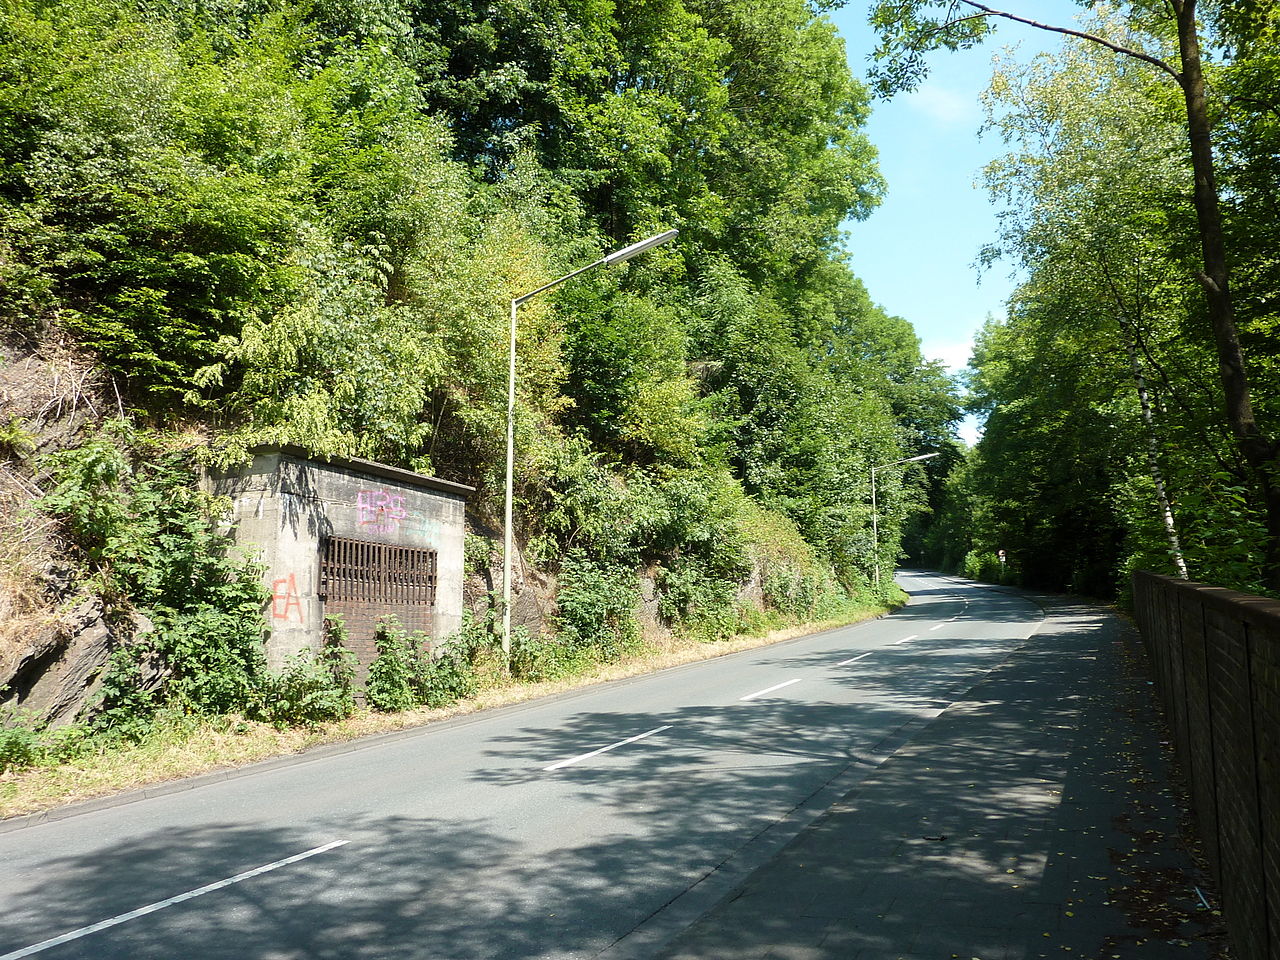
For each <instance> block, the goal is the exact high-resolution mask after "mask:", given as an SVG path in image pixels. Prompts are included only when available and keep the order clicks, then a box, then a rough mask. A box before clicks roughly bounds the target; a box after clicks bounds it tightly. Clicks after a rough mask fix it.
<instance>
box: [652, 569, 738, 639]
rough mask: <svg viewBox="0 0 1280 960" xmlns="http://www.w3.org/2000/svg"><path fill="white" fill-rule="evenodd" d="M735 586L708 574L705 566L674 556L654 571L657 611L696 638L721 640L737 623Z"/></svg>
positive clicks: (732, 633)
mask: <svg viewBox="0 0 1280 960" xmlns="http://www.w3.org/2000/svg"><path fill="white" fill-rule="evenodd" d="M735 587H736V585H735V584H734V583H732V582H731V581H729V580H722V579H719V578H716V577H711V576H708V575H707V573H706V571H705V569H704V568H703V567H702V566H700V565H698V564H696V563H692V562H689V561H687V560H684V559H683V558H681V559H678V560H677V561H676V562H675V563H674V564H673V565H672V566H670V567H664V568H662V569H661V570H660V571H659V573H658V590H659V596H658V611H659V612H660V613H661V614H662V616H663V618H664V619H666V620H667V622H668V623H670V624H672V625H674V626H677V627H679V628H681V630H682V631H683V632H684V633H686V634H688V635H689V636H692V637H696V638H697V639H699V640H723V639H726V638H728V637H731V636H733V635H734V634H736V633H737V632H738V630H739V627H740V626H741V618H740V617H739V615H738V609H737V604H736V603H735V600H736V597H737V590H736V588H735Z"/></svg>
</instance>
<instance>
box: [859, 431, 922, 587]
mask: <svg viewBox="0 0 1280 960" xmlns="http://www.w3.org/2000/svg"><path fill="white" fill-rule="evenodd" d="M936 456H938V454H936V453H922V454H920V456H918V457H903V458H902V459H901V460H891V461H889V462H888V463H882V464H880V465H879V466H876V467H872V468H871V546H872V549H873V550H874V552H875V557H876V565H875V587H876V589H877V590H879V589H880V514H879V507H878V506H877V504H876V471H877V470H883V469H884V468H885V467H896V466H897V465H898V464H900V463H915V462H916V461H917V460H928V459H929V458H930V457H936Z"/></svg>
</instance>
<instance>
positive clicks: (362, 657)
mask: <svg viewBox="0 0 1280 960" xmlns="http://www.w3.org/2000/svg"><path fill="white" fill-rule="evenodd" d="M433 611H434V607H432V606H430V605H427V604H414V603H389V602H386V601H376V600H345V599H344V600H326V601H325V604H324V612H325V616H326V617H341V618H342V624H343V627H344V628H345V629H346V631H347V642H346V644H345V646H346V648H347V649H348V650H350V651H351V652H352V653H354V654H355V655H356V685H357V686H358V687H360V688H361V689H363V688H364V685H365V684H366V683H367V682H368V680H369V666H370V664H372V663H373V661H374V660H375V659H376V658H377V656H378V644H377V636H378V624H379V622H380V621H381V620H383V619H384V618H386V617H395V618H396V620H397V621H399V623H400V629H402V630H404V631H405V632H406V633H425V634H428V635H430V634H432V633H433V632H434V628H435V624H434V622H433V620H432V612H433ZM431 646H432V644H431V642H430V641H428V642H427V643H426V644H425V647H424V649H428V650H429V649H431Z"/></svg>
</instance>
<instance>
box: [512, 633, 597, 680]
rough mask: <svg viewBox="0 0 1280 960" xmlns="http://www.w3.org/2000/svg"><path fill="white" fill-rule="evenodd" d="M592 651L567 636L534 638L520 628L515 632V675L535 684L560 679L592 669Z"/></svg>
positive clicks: (513, 649) (513, 655) (513, 664)
mask: <svg viewBox="0 0 1280 960" xmlns="http://www.w3.org/2000/svg"><path fill="white" fill-rule="evenodd" d="M592 652H593V651H592V650H590V649H589V648H583V647H580V646H576V645H574V644H572V643H569V642H566V640H565V639H564V638H563V637H558V636H557V637H548V636H542V635H538V636H531V635H530V633H529V631H528V630H525V629H523V628H519V627H518V628H516V629H514V630H512V631H511V675H512V676H513V677H515V678H516V679H517V680H527V681H529V682H531V683H537V682H539V681H542V680H558V679H560V678H561V677H567V676H569V675H571V674H573V673H576V672H579V671H581V670H584V669H586V668H587V667H588V666H590V665H591V664H592V663H593V662H594V659H593V657H592Z"/></svg>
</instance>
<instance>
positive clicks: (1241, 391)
mask: <svg viewBox="0 0 1280 960" xmlns="http://www.w3.org/2000/svg"><path fill="white" fill-rule="evenodd" d="M1167 4H1168V6H1167V13H1165V14H1164V16H1161V14H1160V13H1158V12H1157V11H1158V10H1160V9H1161V7H1160V6H1158V5H1157V4H1155V3H1133V4H1130V6H1129V10H1128V14H1127V17H1128V19H1129V20H1130V21H1131V22H1132V23H1134V24H1135V25H1141V26H1143V27H1146V28H1149V29H1151V30H1153V31H1160V30H1162V29H1171V32H1172V33H1173V35H1174V36H1176V40H1177V46H1178V56H1179V62H1180V68H1179V67H1175V66H1173V65H1172V64H1171V63H1169V62H1168V61H1166V60H1165V59H1162V58H1161V57H1159V56H1156V55H1154V54H1151V53H1148V52H1147V51H1145V50H1144V49H1142V48H1141V47H1140V46H1130V45H1127V44H1126V43H1123V42H1117V41H1115V40H1112V39H1110V38H1108V37H1107V36H1105V35H1102V34H1098V33H1089V32H1086V31H1083V30H1078V29H1073V28H1068V27H1060V26H1052V25H1049V24H1045V23H1041V22H1039V21H1036V20H1033V19H1030V18H1028V17H1024V16H1021V15H1019V14H1017V13H1014V12H1012V11H1007V10H999V9H996V8H994V7H990V6H987V5H985V4H982V3H978V2H976V0H883V2H880V3H878V4H877V5H876V6H875V7H874V8H873V13H872V23H873V24H874V25H875V26H876V27H877V28H878V29H879V30H880V33H881V38H882V40H881V44H880V47H879V48H878V49H877V51H876V56H877V57H878V58H879V59H880V61H881V62H882V64H883V65H882V66H881V68H880V69H879V71H878V76H877V87H878V89H879V90H880V92H881V93H883V94H886V95H887V94H891V93H893V92H896V91H900V90H906V89H910V88H911V87H913V86H914V85H915V84H917V83H918V82H919V81H920V79H921V78H922V77H923V76H924V74H925V71H926V67H925V62H924V54H925V52H927V51H929V50H933V49H938V48H945V49H949V50H958V49H965V48H969V47H972V46H973V45H975V44H976V43H978V42H979V41H980V40H981V39H982V38H983V37H985V36H986V35H987V34H988V33H989V32H990V31H991V29H992V21H993V20H996V19H1003V20H1008V21H1012V22H1015V23H1020V24H1023V25H1026V26H1029V27H1033V28H1035V29H1039V30H1047V31H1052V32H1055V33H1060V34H1065V35H1067V36H1071V37H1076V38H1079V39H1081V40H1085V41H1088V42H1089V43H1093V44H1097V45H1098V46H1101V47H1104V48H1106V49H1108V50H1110V51H1111V52H1112V53H1114V54H1116V55H1118V56H1123V57H1128V58H1131V59H1133V60H1136V61H1140V62H1142V63H1145V64H1147V65H1149V66H1150V67H1152V68H1154V69H1156V70H1159V71H1161V72H1162V73H1163V74H1164V75H1166V76H1168V77H1169V78H1170V79H1172V80H1173V81H1174V82H1175V83H1176V84H1177V86H1178V88H1179V90H1180V91H1181V94H1182V99H1183V104H1184V108H1185V120H1186V127H1185V132H1186V136H1187V141H1188V145H1189V151H1190V153H1189V156H1190V161H1191V163H1190V166H1191V171H1192V174H1193V177H1194V191H1193V193H1194V203H1195V211H1196V219H1197V224H1198V233H1199V240H1200V251H1201V266H1200V270H1199V271H1198V279H1199V281H1200V284H1201V286H1202V287H1203V290H1204V296H1205V303H1206V306H1207V308H1208V317H1209V323H1210V327H1211V329H1212V333H1213V339H1214V343H1215V346H1216V350H1217V357H1218V369H1219V380H1220V383H1221V388H1222V392H1223V398H1224V400H1225V412H1226V418H1227V422H1228V424H1229V425H1230V428H1231V431H1232V434H1233V436H1234V438H1235V442H1236V444H1237V445H1238V447H1239V449H1240V452H1241V454H1242V456H1243V457H1244V459H1245V460H1246V461H1247V462H1248V464H1249V465H1250V467H1251V468H1252V471H1253V475H1254V482H1255V484H1256V486H1257V488H1258V489H1259V491H1260V492H1261V494H1262V499H1263V502H1264V503H1265V506H1266V516H1267V530H1268V539H1267V546H1266V556H1267V566H1268V570H1269V579H1270V581H1271V583H1272V585H1273V586H1276V587H1280V445H1278V444H1277V443H1276V441H1275V440H1274V439H1273V438H1272V437H1271V436H1270V435H1269V434H1268V433H1267V432H1265V431H1264V430H1263V429H1262V428H1261V427H1260V426H1259V424H1258V422H1257V420H1256V418H1255V416H1254V409H1253V402H1252V397H1251V391H1250V382H1249V376H1248V373H1247V370H1246V363H1245V358H1244V354H1243V351H1242V350H1241V347H1240V334H1239V330H1238V328H1237V325H1236V318H1235V308H1234V303H1233V300H1232V295H1231V282H1230V273H1231V271H1230V266H1229V263H1228V257H1227V247H1226V238H1225V231H1224V228H1223V217H1222V204H1221V198H1220V195H1219V191H1218V185H1217V176H1216V173H1215V169H1214V153H1213V143H1212V123H1211V119H1210V110H1209V104H1208V100H1207V96H1206V90H1205V70H1204V64H1203V62H1202V42H1201V33H1200V27H1199V24H1198V22H1197V0H1167ZM1225 6H1226V5H1224V7H1225ZM1254 9H1255V11H1256V10H1257V9H1258V7H1257V6H1255V7H1254Z"/></svg>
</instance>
